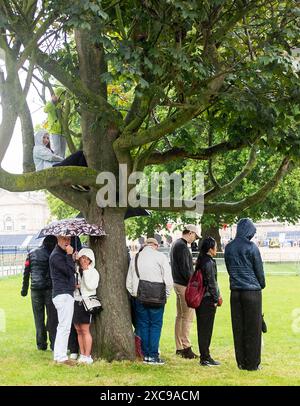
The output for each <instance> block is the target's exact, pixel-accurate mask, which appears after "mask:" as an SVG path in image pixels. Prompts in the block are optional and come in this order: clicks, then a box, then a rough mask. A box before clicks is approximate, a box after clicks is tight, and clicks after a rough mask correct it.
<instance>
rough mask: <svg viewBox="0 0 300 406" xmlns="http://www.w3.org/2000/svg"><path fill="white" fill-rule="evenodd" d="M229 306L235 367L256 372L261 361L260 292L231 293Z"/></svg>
mask: <svg viewBox="0 0 300 406" xmlns="http://www.w3.org/2000/svg"><path fill="white" fill-rule="evenodd" d="M230 306H231V322H232V332H233V339H234V349H235V358H236V362H237V365H238V367H239V368H240V369H247V370H249V371H252V370H256V369H257V368H258V366H259V364H260V361H261V334H262V331H261V329H262V294H261V291H260V290H253V291H250V290H247V291H241V290H240V291H231V297H230Z"/></svg>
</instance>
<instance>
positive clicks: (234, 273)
mask: <svg viewBox="0 0 300 406" xmlns="http://www.w3.org/2000/svg"><path fill="white" fill-rule="evenodd" d="M255 233H256V228H255V226H254V224H253V223H252V221H251V220H250V219H247V218H244V219H241V220H240V221H239V222H238V225H237V233H236V237H235V239H234V240H233V241H231V242H230V243H229V244H228V245H227V246H226V247H225V263H226V268H227V271H228V273H229V277H230V278H229V279H230V290H231V296H230V307H231V322H232V331H233V338H234V348H235V356H236V361H237V365H238V367H239V368H240V369H246V370H249V371H252V370H257V369H259V364H260V357H261V332H262V293H261V291H262V289H264V287H265V285H266V284H265V276H264V269H263V263H262V260H261V256H260V252H259V249H258V247H257V246H256V245H255V244H254V243H253V242H252V241H250V240H251V239H252V238H253V237H254V235H255Z"/></svg>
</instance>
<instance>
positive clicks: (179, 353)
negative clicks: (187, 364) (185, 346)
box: [176, 350, 184, 357]
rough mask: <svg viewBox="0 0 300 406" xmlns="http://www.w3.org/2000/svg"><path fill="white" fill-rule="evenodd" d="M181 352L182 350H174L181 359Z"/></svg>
mask: <svg viewBox="0 0 300 406" xmlns="http://www.w3.org/2000/svg"><path fill="white" fill-rule="evenodd" d="M183 351H184V350H176V355H180V356H181V357H183Z"/></svg>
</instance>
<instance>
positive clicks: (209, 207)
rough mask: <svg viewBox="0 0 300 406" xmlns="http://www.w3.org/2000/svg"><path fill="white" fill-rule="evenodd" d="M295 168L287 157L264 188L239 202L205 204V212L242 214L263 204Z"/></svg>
mask: <svg viewBox="0 0 300 406" xmlns="http://www.w3.org/2000/svg"><path fill="white" fill-rule="evenodd" d="M294 167H295V165H294V163H293V162H292V161H291V160H290V158H288V157H286V158H284V160H283V161H282V163H281V165H280V167H279V169H278V170H277V172H276V173H275V175H274V176H273V178H272V179H271V180H269V182H267V183H266V184H265V185H264V186H263V187H262V188H260V189H259V190H258V191H257V192H255V193H253V194H252V195H250V196H248V197H246V198H245V199H243V200H240V201H239V202H224V203H223V202H220V203H217V202H216V203H213V202H212V203H205V208H204V212H205V213H213V214H218V213H226V214H235V215H238V214H240V213H241V212H242V211H243V210H245V209H247V208H248V207H250V206H252V205H255V204H258V203H261V202H262V201H263V200H265V198H266V197H267V195H268V194H269V193H271V192H272V191H273V190H274V189H275V188H276V186H277V185H278V184H279V182H280V181H281V179H282V178H283V177H284V176H285V175H286V174H287V173H288V172H290V171H291V170H293V169H294Z"/></svg>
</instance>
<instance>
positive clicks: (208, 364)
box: [200, 358, 221, 367]
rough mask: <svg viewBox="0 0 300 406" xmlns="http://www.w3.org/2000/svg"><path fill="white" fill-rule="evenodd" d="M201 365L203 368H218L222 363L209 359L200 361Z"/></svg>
mask: <svg viewBox="0 0 300 406" xmlns="http://www.w3.org/2000/svg"><path fill="white" fill-rule="evenodd" d="M200 365H202V366H203V367H218V366H219V365H221V362H219V361H215V360H214V359H212V358H209V359H207V360H203V361H200Z"/></svg>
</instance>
